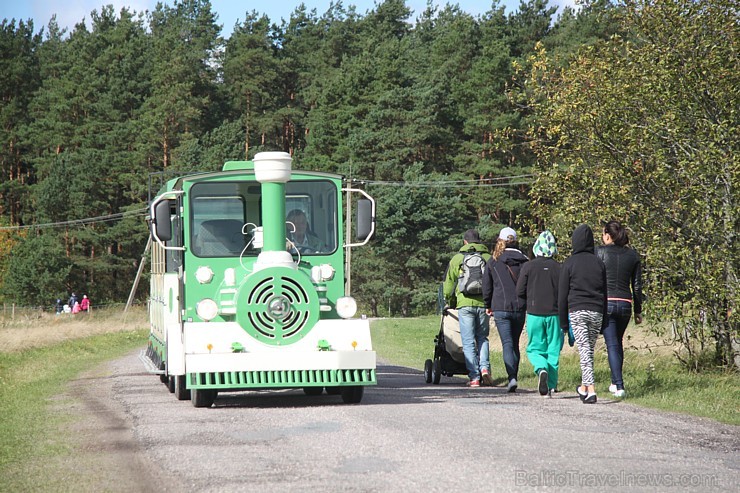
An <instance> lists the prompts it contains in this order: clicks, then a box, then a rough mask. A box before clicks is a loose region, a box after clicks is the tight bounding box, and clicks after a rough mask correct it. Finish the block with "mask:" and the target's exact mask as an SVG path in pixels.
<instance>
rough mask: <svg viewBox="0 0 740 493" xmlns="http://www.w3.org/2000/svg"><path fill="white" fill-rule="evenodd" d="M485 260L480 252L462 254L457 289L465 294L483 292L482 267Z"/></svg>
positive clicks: (471, 294) (484, 264)
mask: <svg viewBox="0 0 740 493" xmlns="http://www.w3.org/2000/svg"><path fill="white" fill-rule="evenodd" d="M485 266H486V261H485V260H484V259H483V255H481V254H480V252H468V253H466V254H464V256H463V261H462V264H461V265H460V277H458V279H457V289H458V291H460V292H461V293H462V294H464V295H465V296H477V295H480V294H483V269H484V268H485Z"/></svg>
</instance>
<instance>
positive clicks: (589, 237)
mask: <svg viewBox="0 0 740 493" xmlns="http://www.w3.org/2000/svg"><path fill="white" fill-rule="evenodd" d="M581 252H587V253H594V232H593V231H592V230H591V227H590V226H589V225H588V224H581V225H580V226H578V227H577V228H576V230H575V231H573V254H576V253H581Z"/></svg>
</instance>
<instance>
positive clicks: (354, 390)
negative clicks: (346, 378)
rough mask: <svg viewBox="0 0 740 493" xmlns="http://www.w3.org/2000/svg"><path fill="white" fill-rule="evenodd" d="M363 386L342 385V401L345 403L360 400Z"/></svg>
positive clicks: (357, 402)
mask: <svg viewBox="0 0 740 493" xmlns="http://www.w3.org/2000/svg"><path fill="white" fill-rule="evenodd" d="M364 390H365V387H363V386H361V385H358V386H355V387H342V401H344V403H345V404H359V402H360V401H361V400H362V394H363V392H364Z"/></svg>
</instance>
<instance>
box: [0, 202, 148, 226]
mask: <svg viewBox="0 0 740 493" xmlns="http://www.w3.org/2000/svg"><path fill="white" fill-rule="evenodd" d="M147 210H148V209H147V208H146V207H144V208H142V209H135V210H132V211H126V212H119V213H116V214H109V215H107V216H97V217H86V218H84V219H72V220H69V221H59V222H56V223H45V224H26V225H23V226H0V231H18V230H21V229H44V228H59V227H63V226H84V225H88V224H95V223H104V222H108V221H117V220H119V219H123V218H124V217H128V216H145V215H146V213H147Z"/></svg>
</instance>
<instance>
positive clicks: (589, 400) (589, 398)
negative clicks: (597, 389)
mask: <svg viewBox="0 0 740 493" xmlns="http://www.w3.org/2000/svg"><path fill="white" fill-rule="evenodd" d="M583 403H584V404H596V394H588V395H587V396H586V398H585V399H583Z"/></svg>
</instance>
